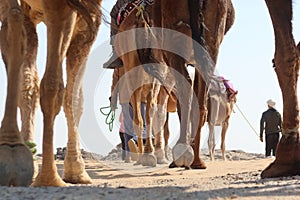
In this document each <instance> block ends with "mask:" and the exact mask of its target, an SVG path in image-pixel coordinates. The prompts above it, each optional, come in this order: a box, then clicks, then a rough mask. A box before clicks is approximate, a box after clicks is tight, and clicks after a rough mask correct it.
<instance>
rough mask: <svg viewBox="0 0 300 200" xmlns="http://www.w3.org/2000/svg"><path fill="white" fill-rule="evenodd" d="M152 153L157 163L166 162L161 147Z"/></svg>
mask: <svg viewBox="0 0 300 200" xmlns="http://www.w3.org/2000/svg"><path fill="white" fill-rule="evenodd" d="M154 155H155V157H156V159H157V164H167V163H168V162H167V160H166V159H165V152H164V150H162V149H158V150H156V151H155V152H154Z"/></svg>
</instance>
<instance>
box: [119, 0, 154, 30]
mask: <svg viewBox="0 0 300 200" xmlns="http://www.w3.org/2000/svg"><path fill="white" fill-rule="evenodd" d="M153 3H154V0H133V1H131V2H129V3H125V4H124V5H123V6H122V7H121V9H120V11H119V13H118V17H117V24H118V26H119V25H120V24H121V23H122V21H123V20H124V19H125V18H126V17H127V16H128V15H129V14H130V13H131V12H132V11H133V9H134V8H136V7H138V6H146V4H148V5H152V4H153Z"/></svg>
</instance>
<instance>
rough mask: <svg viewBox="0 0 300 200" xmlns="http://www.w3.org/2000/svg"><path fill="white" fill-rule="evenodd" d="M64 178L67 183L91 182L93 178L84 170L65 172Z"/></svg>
mask: <svg viewBox="0 0 300 200" xmlns="http://www.w3.org/2000/svg"><path fill="white" fill-rule="evenodd" d="M63 180H64V181H65V182H67V183H72V184H91V183H92V179H91V178H90V176H89V175H88V173H87V172H86V171H83V172H82V173H81V174H76V175H75V174H73V175H72V174H64V176H63Z"/></svg>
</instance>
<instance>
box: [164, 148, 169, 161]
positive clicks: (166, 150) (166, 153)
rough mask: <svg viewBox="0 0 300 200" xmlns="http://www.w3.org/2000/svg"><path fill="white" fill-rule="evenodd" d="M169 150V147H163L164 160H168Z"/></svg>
mask: <svg viewBox="0 0 300 200" xmlns="http://www.w3.org/2000/svg"><path fill="white" fill-rule="evenodd" d="M169 150H170V147H169V146H166V147H165V158H166V159H167V160H170V158H169V155H168V152H169Z"/></svg>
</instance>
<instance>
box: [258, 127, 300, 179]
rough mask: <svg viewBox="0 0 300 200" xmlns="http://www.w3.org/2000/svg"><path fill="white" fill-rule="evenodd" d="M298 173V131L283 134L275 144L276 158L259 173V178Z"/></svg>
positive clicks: (299, 144) (299, 167)
mask: <svg viewBox="0 0 300 200" xmlns="http://www.w3.org/2000/svg"><path fill="white" fill-rule="evenodd" d="M295 175H300V141H299V135H298V133H297V134H295V135H283V136H282V137H281V139H280V142H279V143H278V146H277V151H276V158H275V161H274V162H273V163H271V164H270V165H269V166H268V167H267V168H266V169H264V170H263V171H262V173H261V178H275V177H285V176H295Z"/></svg>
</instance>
